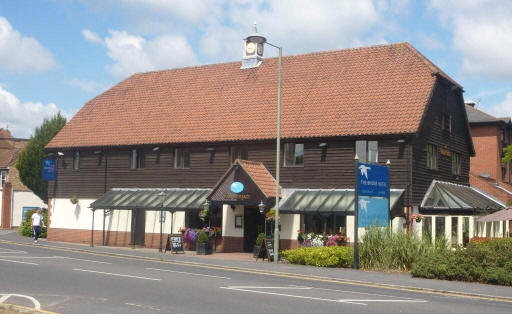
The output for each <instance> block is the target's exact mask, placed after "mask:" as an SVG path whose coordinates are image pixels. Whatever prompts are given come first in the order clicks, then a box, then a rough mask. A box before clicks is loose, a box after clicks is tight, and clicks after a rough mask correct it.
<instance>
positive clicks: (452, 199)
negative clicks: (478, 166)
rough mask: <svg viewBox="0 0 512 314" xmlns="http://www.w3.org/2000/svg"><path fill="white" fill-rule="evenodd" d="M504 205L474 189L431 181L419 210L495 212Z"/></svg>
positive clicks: (454, 212) (455, 212)
mask: <svg viewBox="0 0 512 314" xmlns="http://www.w3.org/2000/svg"><path fill="white" fill-rule="evenodd" d="M504 207H505V205H504V204H502V203H501V202H500V201H499V200H496V199H494V198H493V197H491V196H489V195H487V194H485V193H483V192H481V191H479V190H477V189H475V188H474V187H470V186H465V185H460V184H455V183H449V182H443V181H437V180H433V181H432V184H431V185H430V187H429V188H428V190H427V193H425V196H424V198H423V201H422V203H421V209H422V210H426V211H441V212H451V213H453V214H457V213H462V212H465V213H476V212H489V211H491V212H492V211H496V210H500V209H502V208H504Z"/></svg>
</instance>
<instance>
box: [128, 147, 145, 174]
mask: <svg viewBox="0 0 512 314" xmlns="http://www.w3.org/2000/svg"><path fill="white" fill-rule="evenodd" d="M130 168H132V169H141V168H144V151H143V150H142V149H132V155H131V160H130Z"/></svg>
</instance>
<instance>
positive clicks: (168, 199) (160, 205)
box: [89, 188, 210, 211]
mask: <svg viewBox="0 0 512 314" xmlns="http://www.w3.org/2000/svg"><path fill="white" fill-rule="evenodd" d="M209 192H210V189H179V188H177V189H112V190H111V191H109V192H107V193H105V194H104V195H103V196H101V197H100V198H99V199H97V200H96V201H94V202H93V203H92V204H91V205H90V206H89V207H91V208H92V209H145V210H162V209H163V210H170V211H184V210H198V209H202V208H203V204H204V203H205V201H206V196H207V195H208V193H209Z"/></svg>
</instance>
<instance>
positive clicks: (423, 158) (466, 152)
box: [412, 78, 474, 204]
mask: <svg viewBox="0 0 512 314" xmlns="http://www.w3.org/2000/svg"><path fill="white" fill-rule="evenodd" d="M452 86H453V85H451V84H449V82H447V81H446V80H444V79H442V78H438V79H437V82H436V84H435V87H434V90H433V93H432V99H431V101H430V103H429V104H428V106H427V109H426V112H425V116H424V120H423V123H422V124H421V128H420V131H419V132H418V134H417V136H416V139H415V141H414V146H413V150H414V152H413V172H412V177H413V182H412V183H413V189H412V193H413V196H412V201H413V203H414V204H418V203H421V200H422V199H423V197H424V195H425V192H426V191H427V189H428V187H429V186H430V184H431V183H432V180H434V179H437V180H442V181H447V182H453V183H458V184H465V185H469V157H470V155H472V154H474V151H473V146H472V140H471V136H470V134H469V126H468V121H467V116H466V110H465V105H464V101H463V98H462V91H461V90H460V89H458V88H452ZM443 114H444V115H445V117H448V116H451V132H450V130H449V129H447V128H446V127H444V128H443V126H442V122H443ZM427 144H434V145H436V146H437V147H438V149H439V152H438V154H437V161H438V167H437V169H428V168H427V154H426V146H427ZM441 150H442V151H441ZM443 152H444V153H443ZM454 152H455V153H459V154H460V157H461V174H460V175H455V174H453V173H452V157H451V155H448V153H454Z"/></svg>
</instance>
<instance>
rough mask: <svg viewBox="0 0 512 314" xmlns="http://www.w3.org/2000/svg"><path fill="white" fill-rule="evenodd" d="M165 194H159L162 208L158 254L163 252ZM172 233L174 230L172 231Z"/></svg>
mask: <svg viewBox="0 0 512 314" xmlns="http://www.w3.org/2000/svg"><path fill="white" fill-rule="evenodd" d="M164 195H165V194H164V192H163V191H162V192H160V193H158V196H160V201H161V207H160V243H159V244H158V252H162V237H163V221H162V220H163V219H162V218H163V212H164ZM171 233H172V230H171Z"/></svg>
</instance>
